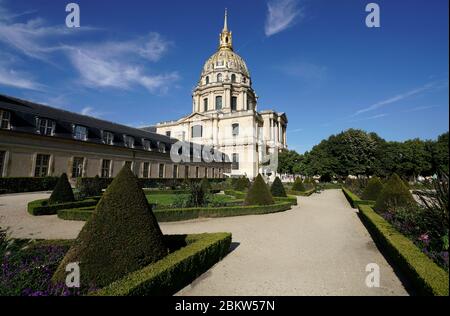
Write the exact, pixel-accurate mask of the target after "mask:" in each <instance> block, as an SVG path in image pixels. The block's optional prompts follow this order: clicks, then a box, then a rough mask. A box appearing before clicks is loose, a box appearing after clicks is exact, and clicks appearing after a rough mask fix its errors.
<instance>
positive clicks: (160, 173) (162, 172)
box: [159, 163, 164, 178]
mask: <svg viewBox="0 0 450 316" xmlns="http://www.w3.org/2000/svg"><path fill="white" fill-rule="evenodd" d="M159 177H160V178H164V164H163V163H160V164H159Z"/></svg>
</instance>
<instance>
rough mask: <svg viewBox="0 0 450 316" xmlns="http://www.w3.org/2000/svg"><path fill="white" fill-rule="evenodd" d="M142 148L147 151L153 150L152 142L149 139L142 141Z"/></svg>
mask: <svg viewBox="0 0 450 316" xmlns="http://www.w3.org/2000/svg"><path fill="white" fill-rule="evenodd" d="M142 148H143V149H144V150H147V151H151V150H152V142H151V141H150V140H149V139H145V138H143V139H142Z"/></svg>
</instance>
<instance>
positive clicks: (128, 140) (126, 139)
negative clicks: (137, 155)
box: [123, 135, 134, 148]
mask: <svg viewBox="0 0 450 316" xmlns="http://www.w3.org/2000/svg"><path fill="white" fill-rule="evenodd" d="M123 144H124V146H125V147H127V148H134V138H133V137H131V136H128V135H123Z"/></svg>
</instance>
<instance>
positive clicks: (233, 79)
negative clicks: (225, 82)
mask: <svg viewBox="0 0 450 316" xmlns="http://www.w3.org/2000/svg"><path fill="white" fill-rule="evenodd" d="M231 82H233V83H234V82H236V75H235V74H232V75H231Z"/></svg>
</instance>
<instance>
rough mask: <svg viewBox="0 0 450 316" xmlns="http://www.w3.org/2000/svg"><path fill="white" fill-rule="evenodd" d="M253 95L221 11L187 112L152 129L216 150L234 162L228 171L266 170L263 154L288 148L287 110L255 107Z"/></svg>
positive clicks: (251, 173)
mask: <svg viewBox="0 0 450 316" xmlns="http://www.w3.org/2000/svg"><path fill="white" fill-rule="evenodd" d="M257 100H258V96H257V95H256V93H255V91H254V90H253V88H252V80H251V77H250V73H249V71H248V68H247V65H246V64H245V62H244V60H243V59H242V58H241V57H240V56H239V55H237V54H236V53H235V52H234V51H233V46H232V33H231V31H229V30H228V25H227V14H226V13H225V22H224V28H223V30H222V32H221V33H220V37H219V48H218V51H217V52H216V53H215V54H213V55H212V56H211V57H210V58H209V59H208V60H207V61H206V63H205V65H204V67H203V70H202V73H201V76H200V80H199V82H198V84H197V86H196V88H195V89H194V91H193V95H192V113H191V114H190V115H188V116H186V117H183V118H181V119H179V120H176V121H170V122H161V123H158V124H157V125H156V126H155V128H156V132H157V133H159V134H162V135H168V136H171V137H175V138H177V139H180V140H185V141H189V142H194V143H200V144H204V145H208V146H211V147H212V148H214V149H217V150H220V151H222V152H224V153H225V154H227V155H228V157H229V158H230V160H231V161H232V162H233V163H232V170H231V172H230V173H229V175H232V176H241V175H246V176H248V177H249V178H253V177H255V176H256V175H257V174H258V173H265V171H266V170H265V168H263V166H262V161H263V158H264V157H265V156H266V155H268V154H271V153H274V152H278V151H280V150H282V149H286V148H287V138H286V129H287V123H288V120H287V117H286V114H285V113H278V112H275V111H261V112H258V111H257ZM270 175H271V177H272V178H273V176H274V173H273V172H271V173H270Z"/></svg>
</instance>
